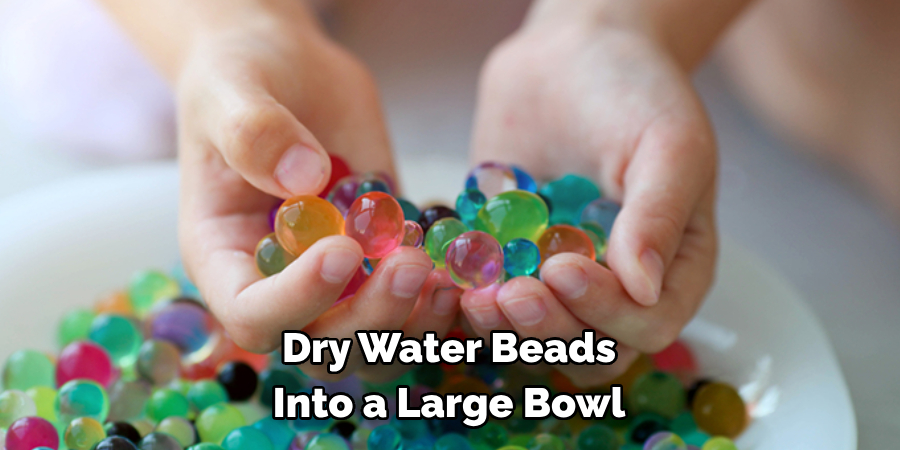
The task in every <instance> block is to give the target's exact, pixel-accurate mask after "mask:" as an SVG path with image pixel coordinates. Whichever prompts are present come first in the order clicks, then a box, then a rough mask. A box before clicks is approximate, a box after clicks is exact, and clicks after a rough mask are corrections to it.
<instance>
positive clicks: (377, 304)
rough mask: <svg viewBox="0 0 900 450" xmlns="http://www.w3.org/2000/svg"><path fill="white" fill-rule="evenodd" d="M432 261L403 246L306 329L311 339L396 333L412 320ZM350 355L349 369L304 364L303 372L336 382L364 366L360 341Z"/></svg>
mask: <svg viewBox="0 0 900 450" xmlns="http://www.w3.org/2000/svg"><path fill="white" fill-rule="evenodd" d="M431 269H432V263H431V259H429V258H428V255H426V254H425V252H423V251H421V250H419V249H415V248H411V247H400V248H398V249H397V250H394V251H393V252H391V253H390V254H389V255H388V256H386V257H385V258H384V259H382V260H381V261H380V262H379V263H378V266H377V267H376V268H375V272H373V273H372V276H371V277H369V279H368V280H366V282H365V283H364V284H363V285H362V287H360V289H359V291H357V292H356V294H355V295H354V296H353V297H351V298H349V299H346V300H344V301H343V302H340V303H338V304H336V305H334V307H333V308H331V309H329V310H328V311H325V312H324V313H323V314H322V315H321V316H319V317H318V318H317V319H316V320H315V321H314V322H312V323H311V324H310V325H308V326H306V327H305V328H304V331H305V332H306V333H307V334H309V335H310V336H311V337H314V338H315V337H324V336H327V337H331V338H352V339H353V340H354V341H356V332H357V331H358V330H397V329H400V327H402V326H403V324H404V323H405V322H406V319H407V318H408V317H409V315H410V313H411V312H412V310H413V307H414V306H415V304H416V300H417V299H418V298H419V294H420V293H421V291H422V286H423V285H424V284H425V281H426V279H427V277H428V274H430V273H431ZM354 347H355V348H356V349H357V351H354V352H351V355H350V357H349V358H348V361H347V366H346V370H344V371H343V372H342V373H341V374H328V373H327V371H326V368H327V367H326V365H321V366H316V365H310V364H304V365H301V366H300V368H301V370H303V372H304V373H306V374H308V375H309V376H311V377H313V378H317V379H335V378H341V377H343V376H346V375H349V374H351V373H353V372H355V371H356V370H357V369H358V368H360V367H361V366H362V365H363V364H364V361H363V358H362V353H361V352H360V351H359V349H360V346H359V342H358V341H357V342H355V344H354Z"/></svg>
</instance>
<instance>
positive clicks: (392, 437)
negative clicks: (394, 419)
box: [368, 425, 403, 450]
mask: <svg viewBox="0 0 900 450" xmlns="http://www.w3.org/2000/svg"><path fill="white" fill-rule="evenodd" d="M402 439H403V437H402V436H401V435H400V430H398V429H396V428H394V427H393V426H391V425H379V426H377V427H375V428H374V429H373V430H372V432H371V433H369V440H368V444H369V450H397V449H398V448H400V442H401V440H402Z"/></svg>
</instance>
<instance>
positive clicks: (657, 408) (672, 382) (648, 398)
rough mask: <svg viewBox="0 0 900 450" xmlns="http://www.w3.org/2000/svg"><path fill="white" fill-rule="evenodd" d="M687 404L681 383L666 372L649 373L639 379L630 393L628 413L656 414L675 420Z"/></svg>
mask: <svg viewBox="0 0 900 450" xmlns="http://www.w3.org/2000/svg"><path fill="white" fill-rule="evenodd" d="M685 403H686V394H685V391H684V387H683V386H682V385H681V381H679V380H678V378H675V376H674V375H671V374H669V373H666V372H659V371H655V372H648V373H645V374H644V375H641V376H640V377H638V379H637V380H635V381H634V384H632V386H631V389H630V390H629V393H628V406H629V410H628V412H629V413H631V414H641V413H645V412H650V413H656V414H659V415H661V416H663V417H665V418H667V419H673V418H675V416H677V415H678V413H680V412H681V411H682V410H683V409H684V407H685Z"/></svg>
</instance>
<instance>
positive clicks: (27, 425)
mask: <svg viewBox="0 0 900 450" xmlns="http://www.w3.org/2000/svg"><path fill="white" fill-rule="evenodd" d="M5 442H6V447H5V449H6V450H32V449H33V448H35V447H41V446H44V447H50V448H54V449H55V448H57V447H58V446H59V434H58V433H57V431H56V427H54V426H53V424H52V423H50V422H48V421H46V420H44V419H42V418H40V417H22V418H20V419H18V420H16V421H15V422H13V423H12V425H10V426H9V429H8V430H6V440H5Z"/></svg>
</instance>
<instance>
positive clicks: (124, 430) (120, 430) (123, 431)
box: [104, 422, 141, 445]
mask: <svg viewBox="0 0 900 450" xmlns="http://www.w3.org/2000/svg"><path fill="white" fill-rule="evenodd" d="M104 430H106V436H107V437H120V438H124V439H127V440H128V441H130V442H132V443H133V444H135V445H136V444H137V443H138V442H140V441H141V433H140V432H138V430H137V428H135V427H134V425H132V424H130V423H128V422H111V423H107V424H106V425H105V426H104Z"/></svg>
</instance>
